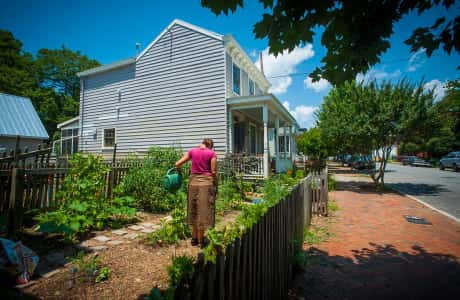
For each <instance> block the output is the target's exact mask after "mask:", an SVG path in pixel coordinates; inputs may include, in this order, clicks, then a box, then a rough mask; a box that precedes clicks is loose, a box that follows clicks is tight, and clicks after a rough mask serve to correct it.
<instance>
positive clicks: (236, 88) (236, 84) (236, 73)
mask: <svg viewBox="0 0 460 300" xmlns="http://www.w3.org/2000/svg"><path fill="white" fill-rule="evenodd" d="M232 74H233V92H234V93H235V94H237V95H239V94H240V90H241V70H240V68H238V66H237V65H235V64H233V73H232Z"/></svg>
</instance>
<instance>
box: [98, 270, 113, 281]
mask: <svg viewBox="0 0 460 300" xmlns="http://www.w3.org/2000/svg"><path fill="white" fill-rule="evenodd" d="M98 273H99V274H97V277H96V283H99V282H101V281H104V280H107V279H109V276H110V269H109V268H107V267H102V268H101V269H100V270H99V272H98Z"/></svg>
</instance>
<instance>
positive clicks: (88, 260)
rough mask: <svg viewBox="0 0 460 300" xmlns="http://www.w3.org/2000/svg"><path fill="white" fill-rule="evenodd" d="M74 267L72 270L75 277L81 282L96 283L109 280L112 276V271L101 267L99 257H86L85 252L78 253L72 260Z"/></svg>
mask: <svg viewBox="0 0 460 300" xmlns="http://www.w3.org/2000/svg"><path fill="white" fill-rule="evenodd" d="M71 262H72V264H73V267H72V268H71V271H72V273H73V274H74V276H76V277H77V278H79V281H80V282H96V283H99V282H101V281H104V280H107V279H108V278H109V275H110V269H109V268H107V267H101V259H100V257H99V256H89V257H87V256H85V252H83V251H80V252H78V254H77V256H76V257H75V258H73V259H72V261H71Z"/></svg>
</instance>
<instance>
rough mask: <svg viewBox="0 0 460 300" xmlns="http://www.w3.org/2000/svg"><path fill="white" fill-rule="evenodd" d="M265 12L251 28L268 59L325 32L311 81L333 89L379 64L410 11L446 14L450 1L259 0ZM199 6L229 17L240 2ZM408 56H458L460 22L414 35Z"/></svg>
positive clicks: (216, 0)
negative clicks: (434, 9) (420, 53)
mask: <svg viewBox="0 0 460 300" xmlns="http://www.w3.org/2000/svg"><path fill="white" fill-rule="evenodd" d="M259 2H261V3H262V4H263V6H264V9H265V10H267V11H268V12H267V13H264V14H263V16H262V20H260V21H259V22H257V23H256V24H255V25H254V29H253V32H254V34H255V36H256V38H259V39H264V38H267V39H268V45H269V47H270V53H272V54H275V55H277V54H280V53H283V51H284V50H289V51H291V50H293V49H294V48H295V47H296V46H299V45H301V44H303V43H313V38H314V35H315V32H314V31H313V30H314V29H316V28H322V29H324V32H323V34H322V37H321V43H322V45H323V46H324V47H325V48H326V49H327V53H326V55H325V56H324V57H323V59H322V60H321V62H322V63H323V65H322V66H321V67H319V68H316V69H315V70H313V72H312V73H311V74H310V76H311V77H312V78H313V80H315V81H318V80H320V79H321V78H325V79H327V80H328V81H329V82H331V83H333V84H340V83H343V82H345V81H346V80H352V79H354V78H356V75H357V74H359V73H365V72H366V71H368V70H369V68H370V67H371V66H373V65H375V64H377V63H379V62H380V56H381V55H382V54H383V53H385V52H386V51H387V50H388V48H390V41H389V40H390V37H391V35H392V34H393V27H394V24H395V23H396V22H398V21H400V20H401V19H402V18H403V17H404V16H406V15H407V14H408V13H410V12H411V11H414V10H415V11H417V13H418V14H419V15H420V14H422V13H423V12H425V11H427V10H428V9H430V8H432V7H433V6H436V5H443V6H444V7H445V8H446V9H448V8H450V7H452V5H454V2H455V1H454V0H420V1H415V0H390V1H381V0H357V1H346V0H335V1H333V0H322V1H300V0H278V1H274V0H259ZM201 5H202V6H204V7H207V8H209V9H210V10H211V11H212V12H214V13H215V14H216V15H219V14H221V13H224V14H226V15H228V14H229V13H230V12H232V13H233V12H235V11H236V10H237V8H238V7H241V8H242V7H243V6H244V1H243V0H202V1H201ZM405 43H406V44H408V45H409V46H411V51H412V52H416V51H417V50H419V49H422V48H423V49H426V54H427V55H428V57H430V56H431V55H432V53H433V52H434V51H435V50H436V49H438V48H440V47H442V49H443V50H444V51H446V52H447V53H449V54H450V53H451V52H452V50H453V49H455V51H456V52H458V53H460V17H459V16H457V17H456V18H455V19H454V20H447V19H446V18H445V17H441V18H438V19H437V20H435V21H434V23H433V25H432V26H430V27H421V28H417V29H415V30H414V31H413V33H412V35H411V37H410V38H408V39H407V40H406V41H405Z"/></svg>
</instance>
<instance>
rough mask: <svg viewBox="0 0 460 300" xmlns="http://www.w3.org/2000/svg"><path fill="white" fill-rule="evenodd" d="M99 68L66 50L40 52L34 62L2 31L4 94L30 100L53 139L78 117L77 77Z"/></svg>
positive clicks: (0, 85) (0, 82) (0, 62)
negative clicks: (64, 123) (60, 127)
mask: <svg viewBox="0 0 460 300" xmlns="http://www.w3.org/2000/svg"><path fill="white" fill-rule="evenodd" d="M96 66H99V63H98V62H97V61H95V60H92V59H89V58H88V57H87V56H86V55H83V54H82V53H80V52H79V51H76V52H75V51H72V50H70V49H68V48H66V47H64V46H62V48H61V49H56V50H49V49H40V50H39V51H38V53H37V55H36V59H35V60H34V57H33V56H32V55H31V54H29V53H26V52H24V51H23V50H22V43H21V42H20V41H19V40H17V39H16V38H15V37H14V36H13V35H12V34H11V32H8V31H4V30H0V92H3V93H9V94H13V95H18V96H24V97H30V98H31V100H32V103H33V105H34V107H35V109H36V110H37V112H38V114H39V116H40V119H41V120H42V121H43V123H44V125H45V127H46V129H47V131H48V133H49V134H50V136H53V133H54V132H55V131H56V125H57V124H58V123H59V122H62V121H65V120H67V119H70V118H72V117H75V116H76V115H78V105H79V98H80V79H79V78H78V77H77V74H76V73H77V72H80V71H83V70H86V69H90V68H93V67H96Z"/></svg>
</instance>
